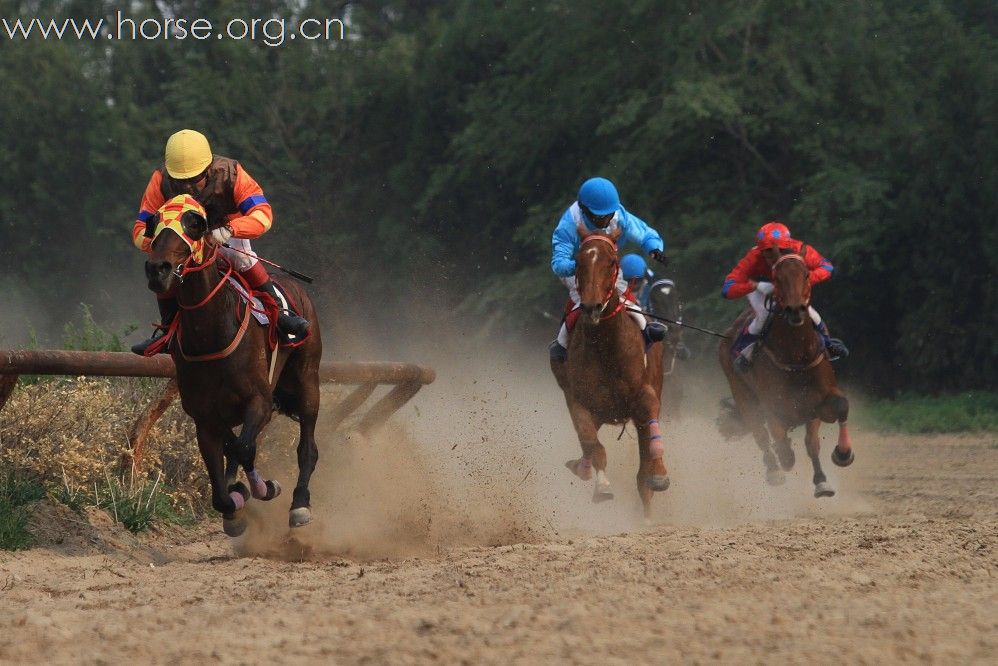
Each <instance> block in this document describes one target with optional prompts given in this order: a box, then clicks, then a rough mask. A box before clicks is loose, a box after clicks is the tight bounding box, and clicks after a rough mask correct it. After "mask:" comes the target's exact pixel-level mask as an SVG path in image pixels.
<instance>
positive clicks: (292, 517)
mask: <svg viewBox="0 0 998 666" xmlns="http://www.w3.org/2000/svg"><path fill="white" fill-rule="evenodd" d="M310 522H312V510H311V509H310V508H308V507H307V506H300V507H298V508H297V509H291V513H290V514H289V516H288V525H289V526H291V527H303V526H305V525H308V524H309V523H310Z"/></svg>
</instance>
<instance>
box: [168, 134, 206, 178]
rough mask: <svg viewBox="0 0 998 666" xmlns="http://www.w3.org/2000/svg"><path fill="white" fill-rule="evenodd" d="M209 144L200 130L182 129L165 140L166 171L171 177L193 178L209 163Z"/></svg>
mask: <svg viewBox="0 0 998 666" xmlns="http://www.w3.org/2000/svg"><path fill="white" fill-rule="evenodd" d="M211 160H212V157H211V146H209V145H208V139H206V138H205V136H204V134H202V133H201V132H196V131H194V130H191V129H182V130H180V131H179V132H177V133H175V134H173V135H171V136H170V138H169V139H167V140H166V172H167V173H168V174H170V177H171V178H176V179H177V180H184V179H186V178H193V177H194V176H197V175H198V174H200V173H201V172H202V171H204V170H205V169H207V168H208V165H209V164H211Z"/></svg>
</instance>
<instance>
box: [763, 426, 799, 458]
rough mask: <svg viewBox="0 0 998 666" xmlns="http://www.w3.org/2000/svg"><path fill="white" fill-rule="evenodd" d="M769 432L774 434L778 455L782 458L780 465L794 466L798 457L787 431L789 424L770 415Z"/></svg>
mask: <svg viewBox="0 0 998 666" xmlns="http://www.w3.org/2000/svg"><path fill="white" fill-rule="evenodd" d="M767 423H768V424H769V432H770V433H771V434H772V435H773V442H774V443H775V445H776V447H775V448H776V457H777V458H779V460H780V467H782V468H783V469H785V470H788V471H789V470H791V469H793V468H794V464H795V463H796V462H797V457H796V456H795V455H794V449H793V446H792V445H791V444H790V435H789V434H788V433H787V430H788V429H787V426H786V425H784V424H783V421H781V420H780V419H778V418H776V417H775V416H771V417H769V419H768V421H767Z"/></svg>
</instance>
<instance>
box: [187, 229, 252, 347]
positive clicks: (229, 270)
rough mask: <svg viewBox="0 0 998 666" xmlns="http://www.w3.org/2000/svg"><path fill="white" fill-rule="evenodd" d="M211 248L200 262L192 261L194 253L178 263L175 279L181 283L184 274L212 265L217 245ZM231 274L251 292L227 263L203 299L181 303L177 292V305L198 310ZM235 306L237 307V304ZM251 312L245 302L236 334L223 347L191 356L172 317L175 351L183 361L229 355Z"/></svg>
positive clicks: (215, 258) (226, 281)
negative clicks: (194, 302) (209, 253)
mask: <svg viewBox="0 0 998 666" xmlns="http://www.w3.org/2000/svg"><path fill="white" fill-rule="evenodd" d="M212 248H213V251H212V253H211V256H210V257H209V258H208V259H206V260H205V261H203V262H201V263H200V264H198V263H195V262H194V255H191V256H189V257H188V258H187V259H186V260H185V261H184V263H182V264H179V265H178V266H177V269H176V270H175V271H174V274H175V275H176V276H177V279H179V280H180V282H181V283H182V282H183V281H184V277H185V276H187V275H190V274H191V273H200V272H201V271H203V270H205V269H206V268H208V267H210V266H213V265H214V264H215V262H216V260H217V259H218V246H215V245H213V246H212ZM232 275H235V276H236V277H237V279H238V280H239V281H240V282H241V283H243V287H244V288H246V289H247V293H252V292H250V291H249V290H248V287H249V285H248V284H246V281H245V279H244V278H243V276H241V275H239V273H236V272H235V271H234V270H233V268H232V264H228V266H227V268H226V271H225V273H224V274H223V275H222V276H221V278H220V279H219V281H218V284H216V285H215V286H214V287H213V288H212V290H211V291H210V292H208V295H207V296H205V297H204V298H203V299H201V301H200V302H198V303H197V304H195V305H184V304H183V303H181V302H180V294H179V293H178V294H177V305H179V306H180V309H182V310H187V311H192V310H198V309H200V308H202V307H204V306H205V305H207V304H208V303H210V302H211V301H212V300H213V299H214V298H215V296H217V295H218V293H219V292H220V291H221V290H222V287H224V286H225V285H227V284H229V277H230V276H232ZM238 300H239V299H237V303H238ZM236 307H237V308H238V305H237V306H236ZM237 312H238V310H237ZM252 314H253V308H252V304H251V303H250V302H247V303H246V306H245V307H244V308H243V316H242V321H241V322H240V323H239V329H238V330H237V331H236V335H235V336H234V337H233V338H232V341H231V342H230V343H229V344H228V345H227V346H226V347H225V348H224V349H221V350H219V351H217V352H211V353H208V354H195V355H193V356H190V355H188V354H187V353H186V352H185V351H184V346H183V343H182V341H181V337H182V333H181V329H180V317H179V316H177V317H174V320H173V323H172V324H171V326H170V329H171V331H170V332H173V333H175V335H176V338H177V351H178V352H179V353H180V356H181V357H182V358H183V359H184V360H185V361H189V362H191V363H198V362H202V361H217V360H219V359H223V358H226V357H228V356H230V355H231V354H232V352H234V351H235V350H236V348H237V347H238V346H239V343H240V342H242V341H243V336H245V335H246V330H247V329H248V328H249V322H250V318H251V317H252ZM170 332H168V333H167V336H169V333H170Z"/></svg>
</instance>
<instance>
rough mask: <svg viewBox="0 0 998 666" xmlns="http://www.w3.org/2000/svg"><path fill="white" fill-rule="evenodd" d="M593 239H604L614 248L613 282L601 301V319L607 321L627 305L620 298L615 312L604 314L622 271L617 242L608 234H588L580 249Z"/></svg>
mask: <svg viewBox="0 0 998 666" xmlns="http://www.w3.org/2000/svg"><path fill="white" fill-rule="evenodd" d="M593 240H599V241H603V242H604V243H609V245H610V247H612V248H613V282H612V283H611V284H610V290H609V291H607V293H606V298H604V299H603V302H602V303H600V315H601V316H600V319H599V320H600V321H606V320H607V319H613V318H614V317H616V316H617V315H618V314H620V313H621V312H623V310H624V305H625V304H624V299H623V298H621V299H618V303H617V307H615V308H614V309H613V312H611V313H610V314H608V315H604V314H603V312H604V311H605V310H606V306H607V303H609V302H610V299H611V298H613V294H614V292H615V291H616V290H617V273H618V272H619V271H620V262H619V261H618V260H617V243H615V242H614V241H612V240H610V239H609V238H607V237H606V236H602V235H598V234H593V235H590V236H586V237H585V238H584V239H582V243H580V244H579V250H580V251H581V250H582V248H583V247H585V245H586V243H588V242H589V241H593ZM578 279H579V278H578V275H576V278H575V280H576V282H578Z"/></svg>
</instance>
